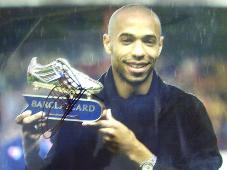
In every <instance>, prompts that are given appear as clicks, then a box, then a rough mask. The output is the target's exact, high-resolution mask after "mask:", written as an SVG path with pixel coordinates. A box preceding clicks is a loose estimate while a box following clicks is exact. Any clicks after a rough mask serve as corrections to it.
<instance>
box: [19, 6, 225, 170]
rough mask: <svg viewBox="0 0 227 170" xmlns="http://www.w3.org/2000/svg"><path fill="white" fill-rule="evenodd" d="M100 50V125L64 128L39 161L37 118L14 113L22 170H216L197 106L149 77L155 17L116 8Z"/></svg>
mask: <svg viewBox="0 0 227 170" xmlns="http://www.w3.org/2000/svg"><path fill="white" fill-rule="evenodd" d="M103 43H104V48H105V50H106V52H107V53H108V54H109V55H110V56H111V67H110V69H109V70H108V71H107V72H106V73H105V74H104V75H103V76H102V77H101V78H100V81H101V82H102V84H103V85H104V89H103V91H102V92H101V93H100V94H99V96H100V98H102V99H103V101H104V105H105V107H106V108H107V109H106V110H104V111H103V117H102V119H100V120H98V121H96V122H83V123H82V125H78V124H73V123H70V122H65V123H64V124H63V126H62V127H61V129H60V130H59V132H58V134H57V136H56V137H55V138H54V139H52V141H53V147H52V148H51V151H50V152H49V154H48V156H47V158H46V159H45V160H42V159H40V158H39V156H38V150H39V148H38V146H37V145H35V144H36V143H37V141H38V139H39V137H37V136H36V135H34V131H32V130H31V129H32V127H33V126H32V125H33V123H34V122H35V121H37V120H39V119H40V118H41V116H42V115H41V114H40V113H36V114H33V115H31V113H28V112H24V113H22V114H21V115H19V116H18V117H17V119H16V120H17V122H18V123H19V124H22V125H23V140H24V148H25V158H26V161H27V168H28V169H48V170H49V169H54V170H71V169H73V170H77V169H78V170H101V169H105V170H129V169H130V170H134V169H142V170H150V169H162V170H163V169H165V170H169V169H179V170H186V169H187V170H195V169H196V170H208V169H209V170H217V169H219V167H220V166H221V164H222V159H221V156H220V153H219V151H218V148H217V141H216V137H215V134H214V131H213V128H212V125H211V122H210V120H209V118H208V115H207V112H206V109H205V108H204V106H203V104H202V103H201V102H200V101H199V100H198V99H197V98H196V97H195V96H193V95H191V94H187V93H185V92H184V91H182V90H180V89H178V88H176V87H174V86H171V85H167V84H165V83H164V82H163V81H162V80H161V79H160V77H159V76H158V75H157V73H156V72H155V70H154V65H155V62H156V60H157V59H158V57H159V55H160V53H161V50H162V46H163V37H162V36H161V24H160V21H159V18H158V16H157V15H156V14H155V13H154V12H153V11H152V10H150V9H149V8H146V7H144V6H139V5H128V6H124V7H122V8H120V9H118V10H117V11H116V12H114V14H113V15H112V16H111V18H110V22H109V27H108V34H104V36H103ZM29 126H30V128H26V127H29ZM30 146H35V147H33V148H31V147H30Z"/></svg>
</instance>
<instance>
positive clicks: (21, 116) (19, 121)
mask: <svg viewBox="0 0 227 170" xmlns="http://www.w3.org/2000/svg"><path fill="white" fill-rule="evenodd" d="M31 114H32V111H31V110H26V111H25V112H23V113H21V114H19V115H18V116H17V117H16V119H15V120H16V123H18V124H21V123H22V121H23V119H24V118H25V117H28V116H30V115H31Z"/></svg>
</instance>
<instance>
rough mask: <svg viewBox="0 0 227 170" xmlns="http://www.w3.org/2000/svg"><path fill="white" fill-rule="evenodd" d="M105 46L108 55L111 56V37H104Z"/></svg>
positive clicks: (106, 35)
mask: <svg viewBox="0 0 227 170" xmlns="http://www.w3.org/2000/svg"><path fill="white" fill-rule="evenodd" d="M103 46H104V48H105V51H106V53H107V54H111V43H110V35H108V34H104V35H103Z"/></svg>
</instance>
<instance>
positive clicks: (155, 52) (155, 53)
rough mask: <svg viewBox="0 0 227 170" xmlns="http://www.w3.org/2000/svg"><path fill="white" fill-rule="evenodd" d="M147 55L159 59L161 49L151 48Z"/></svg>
mask: <svg viewBox="0 0 227 170" xmlns="http://www.w3.org/2000/svg"><path fill="white" fill-rule="evenodd" d="M146 51H147V54H148V55H149V56H150V57H152V58H153V59H157V58H158V57H159V48H158V47H156V48H149V49H147V50H146Z"/></svg>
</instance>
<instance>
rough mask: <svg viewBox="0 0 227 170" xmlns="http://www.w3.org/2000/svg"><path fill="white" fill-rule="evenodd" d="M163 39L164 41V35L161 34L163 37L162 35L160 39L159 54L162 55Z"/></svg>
mask: <svg viewBox="0 0 227 170" xmlns="http://www.w3.org/2000/svg"><path fill="white" fill-rule="evenodd" d="M163 41H164V37H163V36H161V37H160V41H159V51H158V56H160V54H161V52H162V47H163Z"/></svg>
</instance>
